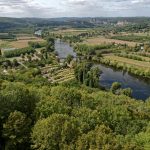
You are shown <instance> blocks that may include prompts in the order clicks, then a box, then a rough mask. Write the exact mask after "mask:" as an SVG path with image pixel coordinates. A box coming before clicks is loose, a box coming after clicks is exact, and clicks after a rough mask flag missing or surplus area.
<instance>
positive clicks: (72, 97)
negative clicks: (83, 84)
mask: <svg viewBox="0 0 150 150" xmlns="http://www.w3.org/2000/svg"><path fill="white" fill-rule="evenodd" d="M51 94H52V96H53V97H54V98H55V99H57V100H60V101H63V102H64V103H66V104H67V105H68V106H70V107H79V106H80V105H81V94H80V92H79V91H78V90H76V89H74V88H65V87H62V86H58V87H53V88H52V89H51Z"/></svg>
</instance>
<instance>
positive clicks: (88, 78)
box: [75, 62, 100, 87]
mask: <svg viewBox="0 0 150 150" xmlns="http://www.w3.org/2000/svg"><path fill="white" fill-rule="evenodd" d="M75 77H76V79H77V80H78V81H79V82H80V83H82V84H85V85H87V86H90V87H99V78H100V69H99V68H98V67H93V65H92V64H91V63H86V62H83V63H80V64H77V65H76V67H75Z"/></svg>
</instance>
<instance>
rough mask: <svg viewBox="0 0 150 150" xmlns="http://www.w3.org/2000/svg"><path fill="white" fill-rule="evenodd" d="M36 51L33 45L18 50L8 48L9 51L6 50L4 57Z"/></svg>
mask: <svg viewBox="0 0 150 150" xmlns="http://www.w3.org/2000/svg"><path fill="white" fill-rule="evenodd" d="M34 52H35V49H33V48H31V47H26V48H22V49H16V50H7V51H4V57H6V58H11V57H17V56H20V55H21V54H30V53H34Z"/></svg>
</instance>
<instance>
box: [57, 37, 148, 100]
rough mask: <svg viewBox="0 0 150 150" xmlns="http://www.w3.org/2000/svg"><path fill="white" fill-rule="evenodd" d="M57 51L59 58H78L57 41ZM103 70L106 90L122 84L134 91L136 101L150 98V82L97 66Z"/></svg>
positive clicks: (68, 47) (102, 80)
mask: <svg viewBox="0 0 150 150" xmlns="http://www.w3.org/2000/svg"><path fill="white" fill-rule="evenodd" d="M55 49H56V51H57V53H58V56H59V58H66V57H67V56H68V54H70V55H73V56H76V54H75V52H74V51H73V48H72V47H71V46H70V45H69V44H68V43H65V42H62V41H60V40H56V41H55ZM97 66H99V67H100V69H101V70H102V74H101V76H100V84H101V85H102V86H104V87H105V88H110V87H111V85H112V83H113V82H120V83H121V84H122V88H131V89H132V90H133V94H132V97H133V98H136V99H141V100H146V99H147V98H148V97H150V81H148V80H147V81H144V80H142V79H139V78H137V77H135V76H132V75H130V74H128V73H127V72H123V71H115V70H114V69H112V68H109V67H106V66H103V65H101V64H99V65H97Z"/></svg>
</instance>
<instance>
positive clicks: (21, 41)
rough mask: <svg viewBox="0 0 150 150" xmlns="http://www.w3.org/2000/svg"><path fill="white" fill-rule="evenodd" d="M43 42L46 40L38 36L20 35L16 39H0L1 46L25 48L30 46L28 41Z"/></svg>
mask: <svg viewBox="0 0 150 150" xmlns="http://www.w3.org/2000/svg"><path fill="white" fill-rule="evenodd" d="M30 41H32V42H43V41H44V40H43V39H41V38H38V37H25V36H24V37H19V38H17V40H16V41H2V40H0V48H25V47H28V42H30Z"/></svg>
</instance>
